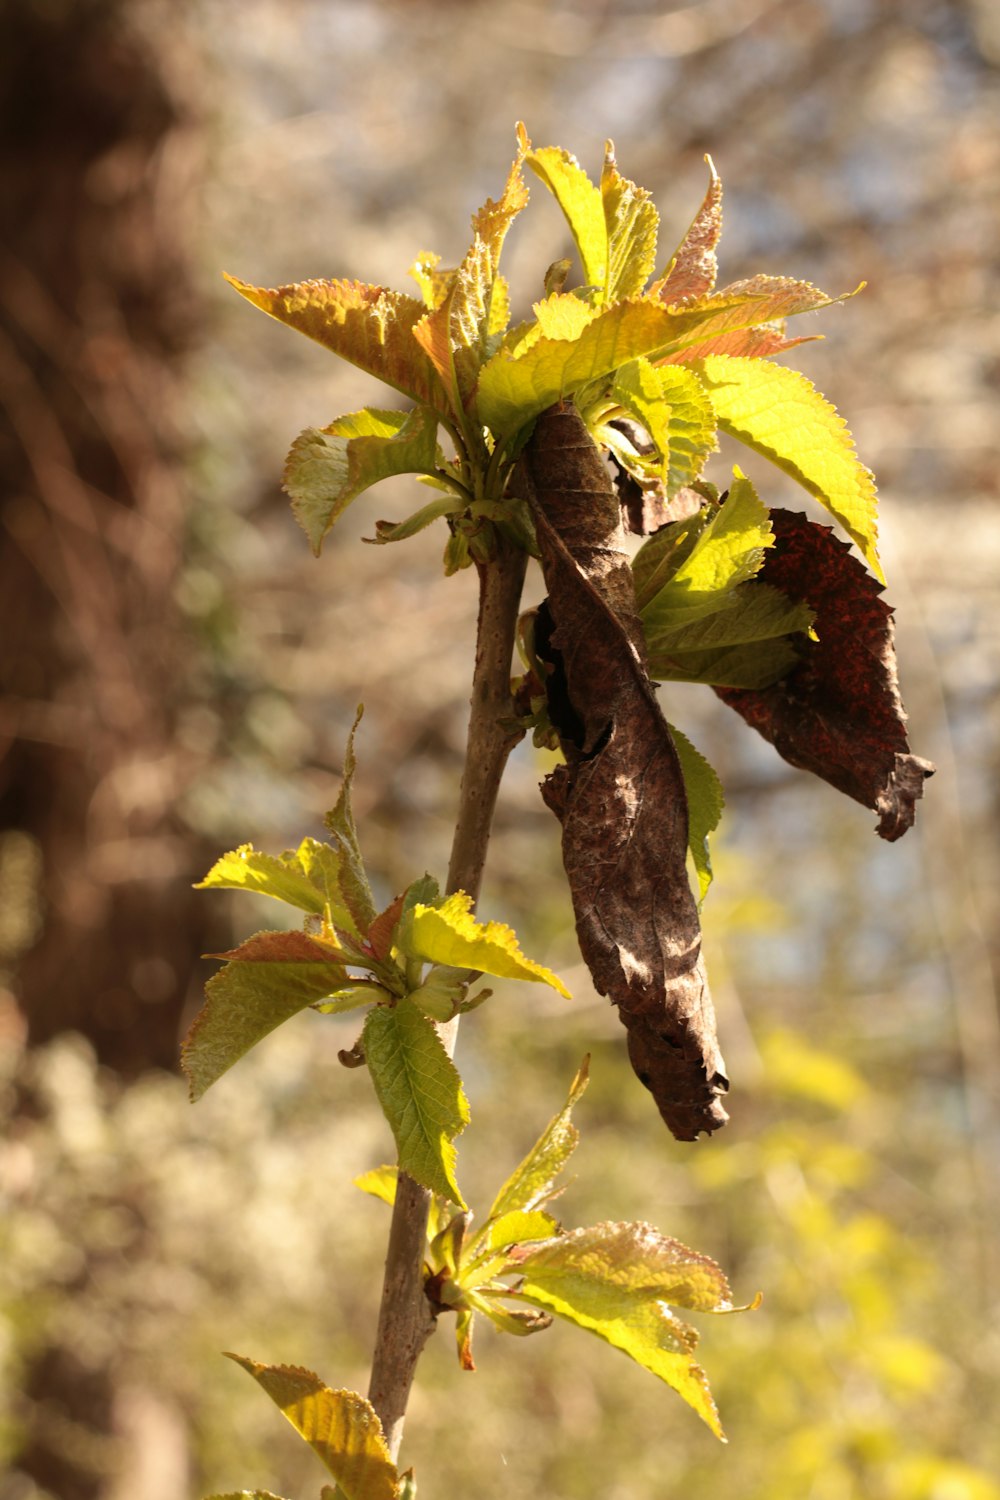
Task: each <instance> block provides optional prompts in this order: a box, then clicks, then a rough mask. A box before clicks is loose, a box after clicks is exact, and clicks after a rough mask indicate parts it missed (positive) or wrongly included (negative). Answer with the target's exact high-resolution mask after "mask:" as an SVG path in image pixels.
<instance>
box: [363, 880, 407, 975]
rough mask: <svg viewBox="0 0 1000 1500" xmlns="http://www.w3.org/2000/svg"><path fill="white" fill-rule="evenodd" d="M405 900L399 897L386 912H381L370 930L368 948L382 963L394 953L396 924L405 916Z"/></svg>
mask: <svg viewBox="0 0 1000 1500" xmlns="http://www.w3.org/2000/svg"><path fill="white" fill-rule="evenodd" d="M405 899H406V898H405V896H397V897H396V899H395V901H393V902H391V903H390V904H389V905H388V906H387V907H386V909H385V911H381V912H379V914H378V916H377V917H376V918H375V920H374V922H373V923H372V925H371V926H370V927H369V929H368V946H369V947H370V948H371V950H372V953H373V954H374V955H375V957H376V958H377V959H379V960H380V961H381V960H382V959H384V958H388V957H389V954H390V952H391V951H392V935H393V933H394V932H395V930H396V923H397V922H398V921H399V919H400V917H401V916H402V914H403V902H404V900H405Z"/></svg>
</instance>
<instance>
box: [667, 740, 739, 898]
mask: <svg viewBox="0 0 1000 1500" xmlns="http://www.w3.org/2000/svg"><path fill="white" fill-rule="evenodd" d="M670 738H671V739H672V740H673V742H674V749H675V750H676V751H677V759H678V760H679V761H680V763H681V771H682V773H683V776H684V791H685V793H686V794H687V805H688V848H689V849H690V850H691V858H692V860H693V861H694V867H695V870H696V871H697V873H698V899H699V901H704V899H705V895H706V893H707V891H708V888H709V886H710V885H711V884H712V859H711V855H710V853H709V848H708V838H709V834H712V833H714V832H715V830H716V828H718V826H719V819H720V818H721V817H722V809H723V807H725V805H726V799H725V796H724V794H723V791H722V783H721V782H720V780H719V778H718V776H716V774H715V772H714V770H713V769H712V767H711V766H710V765H709V763H708V761H707V760H706V759H705V757H704V756H703V755H702V753H701V751H700V750H696V749H695V747H694V745H692V743H691V741H690V740H689V739H688V738H687V736H686V735H684V734H682V733H681V731H680V730H679V729H678V728H677V726H676V725H675V724H671V726H670Z"/></svg>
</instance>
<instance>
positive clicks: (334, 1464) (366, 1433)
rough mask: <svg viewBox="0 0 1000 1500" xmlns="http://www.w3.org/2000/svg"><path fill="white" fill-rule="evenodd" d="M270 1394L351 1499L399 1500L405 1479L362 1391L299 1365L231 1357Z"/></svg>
mask: <svg viewBox="0 0 1000 1500" xmlns="http://www.w3.org/2000/svg"><path fill="white" fill-rule="evenodd" d="M228 1357H229V1359H232V1360H234V1361H235V1362H236V1364H238V1365H242V1367H243V1369H244V1370H246V1371H247V1373H248V1374H250V1375H252V1376H253V1378H254V1380H256V1382H257V1384H258V1385H259V1386H260V1387H261V1389H262V1390H264V1391H266V1392H267V1394H268V1395H269V1396H270V1398H271V1400H272V1401H273V1402H274V1404H275V1406H277V1407H278V1408H279V1410H280V1411H281V1412H282V1414H283V1415H284V1416H285V1417H287V1419H288V1421H289V1422H291V1424H292V1426H293V1427H294V1428H295V1430H296V1432H297V1433H298V1434H299V1436H300V1437H303V1438H305V1440H306V1442H307V1443H308V1444H309V1446H310V1447H311V1448H312V1450H313V1452H314V1453H316V1454H317V1455H318V1456H319V1458H321V1459H322V1461H323V1463H324V1464H325V1465H326V1467H327V1469H328V1470H329V1471H330V1473H331V1474H332V1475H333V1477H334V1479H335V1480H336V1481H337V1483H338V1485H339V1486H340V1488H341V1489H342V1490H343V1492H344V1496H345V1497H346V1500H396V1496H397V1494H398V1489H399V1474H398V1472H397V1470H396V1465H395V1464H394V1463H393V1461H392V1459H391V1458H390V1457H389V1448H388V1445H387V1444H386V1441H385V1435H384V1433H383V1431H382V1423H381V1422H380V1421H379V1419H378V1416H377V1415H376V1413H375V1409H374V1407H373V1406H372V1405H371V1403H370V1402H369V1401H366V1400H365V1398H364V1396H361V1395H359V1394H358V1392H357V1391H334V1390H331V1389H330V1388H329V1387H328V1386H326V1385H324V1384H323V1382H322V1380H320V1378H319V1376H318V1375H314V1374H313V1373H312V1371H311V1370H303V1369H301V1368H299V1367H298V1366H289V1365H263V1364H258V1362H257V1361H256V1360H254V1359H246V1358H245V1357H244V1356H243V1355H241V1354H230V1355H229V1356H228Z"/></svg>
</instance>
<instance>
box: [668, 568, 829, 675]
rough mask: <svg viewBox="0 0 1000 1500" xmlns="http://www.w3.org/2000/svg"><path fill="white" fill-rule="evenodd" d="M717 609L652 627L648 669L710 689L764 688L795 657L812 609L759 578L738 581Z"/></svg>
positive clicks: (810, 621)
mask: <svg viewBox="0 0 1000 1500" xmlns="http://www.w3.org/2000/svg"><path fill="white" fill-rule="evenodd" d="M719 602H720V605H721V607H720V608H719V609H718V610H717V611H716V612H715V613H714V614H708V615H703V616H701V617H700V618H698V619H695V620H692V621H690V622H689V623H687V624H683V625H676V626H673V627H671V626H669V625H666V626H664V627H663V628H662V629H659V630H657V629H655V628H654V627H653V626H650V629H649V634H648V635H647V637H646V645H647V649H648V651H649V670H650V672H651V673H652V675H653V676H654V677H656V678H658V679H659V680H660V681H664V682H667V681H669V682H704V683H707V684H709V685H711V686H712V687H747V688H751V687H752V688H759V687H768V686H770V684H771V683H772V682H777V680H778V678H779V677H782V676H783V675H784V674H785V673H786V672H788V671H790V670H791V668H792V667H794V666H795V665H796V663H797V662H798V661H799V659H800V654H801V640H802V638H803V637H805V636H806V634H807V633H808V632H809V631H810V630H811V627H812V621H813V612H812V610H811V609H810V607H809V605H808V604H806V603H805V602H804V601H796V600H793V599H789V597H788V596H787V594H784V593H782V591H781V590H780V589H776V588H772V587H771V585H770V584H767V583H764V582H763V581H762V580H761V579H760V578H753V579H751V580H750V581H749V582H748V583H741V584H739V585H738V586H737V587H736V588H735V589H733V590H732V591H731V592H730V593H728V594H726V595H725V596H724V597H723V598H721V599H720V601H719Z"/></svg>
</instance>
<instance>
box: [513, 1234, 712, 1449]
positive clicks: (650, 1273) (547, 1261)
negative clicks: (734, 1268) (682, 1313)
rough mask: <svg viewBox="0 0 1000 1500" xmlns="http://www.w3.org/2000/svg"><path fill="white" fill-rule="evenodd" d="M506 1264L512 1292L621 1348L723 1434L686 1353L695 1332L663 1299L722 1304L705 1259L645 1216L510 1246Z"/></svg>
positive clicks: (708, 1308) (705, 1306)
mask: <svg viewBox="0 0 1000 1500" xmlns="http://www.w3.org/2000/svg"><path fill="white" fill-rule="evenodd" d="M507 1269H508V1270H509V1271H516V1272H517V1273H518V1274H519V1275H520V1276H523V1278H524V1280H523V1281H522V1282H521V1283H520V1284H519V1286H518V1288H517V1292H516V1295H517V1296H518V1297H520V1298H523V1299H524V1300H525V1301H527V1302H531V1303H533V1304H534V1305H535V1306H536V1307H542V1308H545V1309H546V1311H548V1312H552V1313H554V1314H555V1315H556V1316H557V1317H560V1318H565V1319H566V1320H567V1321H569V1322H571V1323H576V1324H577V1326H578V1327H580V1328H585V1329H587V1330H588V1331H589V1332H591V1333H595V1334H597V1336H598V1337H599V1338H602V1339H604V1340H605V1341H606V1342H607V1343H609V1344H612V1345H614V1347H615V1348H616V1349H621V1350H622V1352H623V1353H625V1354H627V1355H628V1356H629V1357H630V1358H631V1359H634V1360H635V1361H636V1363H637V1364H639V1365H642V1367H643V1368H644V1369H646V1370H649V1371H650V1372H651V1373H652V1374H653V1375H656V1376H658V1377H659V1378H660V1379H661V1380H663V1381H665V1382H666V1383H667V1385H669V1386H672V1387H673V1389H674V1390H675V1391H677V1393H678V1395H680V1396H682V1397H683V1399H684V1400H685V1401H686V1402H687V1403H688V1404H689V1405H690V1406H692V1407H693V1408H694V1410H695V1411H696V1412H697V1413H698V1415H699V1416H700V1417H701V1418H702V1420H703V1421H705V1422H706V1423H707V1424H708V1426H709V1427H710V1428H711V1429H712V1431H713V1432H714V1433H715V1435H716V1437H719V1438H722V1437H723V1433H722V1428H721V1426H720V1423H719V1414H718V1412H717V1410H716V1407H715V1402H714V1401H713V1399H712V1394H711V1391H710V1390H709V1386H708V1381H707V1379H706V1376H705V1373H704V1371H703V1370H702V1369H701V1368H700V1366H698V1365H697V1364H696V1363H695V1361H694V1359H693V1358H692V1351H693V1350H694V1348H695V1346H696V1344H697V1342H698V1335H697V1333H696V1332H695V1330H694V1329H693V1328H691V1327H690V1326H689V1325H688V1324H687V1323H683V1322H681V1320H680V1319H679V1318H675V1317H674V1316H673V1314H672V1313H671V1312H670V1311H669V1308H668V1306H667V1304H668V1303H669V1304H671V1305H673V1306H675V1307H684V1308H692V1309H697V1310H700V1311H704V1312H721V1311H727V1310H729V1306H730V1303H729V1295H730V1294H729V1285H728V1282H727V1281H726V1278H725V1276H724V1275H723V1273H722V1271H721V1270H720V1268H719V1267H718V1266H717V1265H716V1263H715V1262H714V1261H713V1260H710V1259H709V1258H708V1257H707V1256H703V1255H697V1254H696V1253H695V1252H694V1251H693V1250H688V1249H687V1247H686V1246H684V1245H682V1244H680V1243H679V1242H678V1241H677V1240H672V1239H667V1238H666V1237H665V1236H663V1235H661V1234H659V1233H658V1232H657V1231H656V1230H655V1229H653V1228H652V1227H651V1226H650V1225H649V1224H595V1225H594V1226H593V1227H592V1228H590V1229H576V1230H573V1231H572V1232H571V1233H569V1234H562V1235H558V1236H556V1237H555V1238H554V1239H551V1240H546V1241H543V1242H542V1243H540V1244H537V1245H522V1246H519V1247H517V1248H515V1249H514V1250H513V1251H512V1252H511V1255H510V1257H509V1261H508V1266H507ZM723 1440H724V1439H723Z"/></svg>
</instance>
